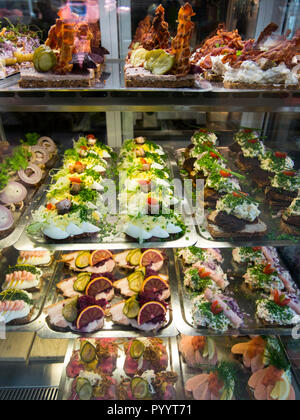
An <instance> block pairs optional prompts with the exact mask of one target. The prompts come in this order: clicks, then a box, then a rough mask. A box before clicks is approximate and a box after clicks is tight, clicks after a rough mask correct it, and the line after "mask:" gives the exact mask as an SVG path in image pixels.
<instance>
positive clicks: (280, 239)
mask: <svg viewBox="0 0 300 420" xmlns="http://www.w3.org/2000/svg"><path fill="white" fill-rule="evenodd" d="M184 150H185V149H179V150H177V151H176V157H177V162H178V164H180V159H181V157H182V154H183V153H184ZM218 150H219V152H220V153H221V154H222V155H223V156H224V157H225V158H226V159H227V160H228V167H230V168H231V169H232V170H233V171H235V172H237V173H240V174H241V175H245V176H246V179H245V180H240V185H241V188H242V190H243V191H244V192H248V193H249V194H250V196H251V197H252V198H254V199H255V200H257V201H259V202H260V210H261V215H260V217H259V218H260V219H261V220H262V221H263V222H264V223H265V224H266V225H267V227H268V232H267V235H266V236H264V237H258V238H241V239H235V238H231V239H230V240H229V239H214V238H213V237H212V236H211V234H210V233H209V232H208V230H207V216H208V214H209V210H204V214H201V212H200V215H199V216H197V215H194V217H195V223H196V230H197V236H198V241H197V243H196V246H197V247H198V248H232V247H240V246H249V247H251V246H299V244H300V238H299V236H292V235H286V234H285V233H284V232H283V231H282V230H281V229H280V218H275V217H274V215H273V214H272V209H271V207H270V206H269V204H268V202H267V199H266V196H265V194H264V192H263V191H261V189H259V188H257V187H254V186H253V185H252V181H251V176H250V178H249V176H248V175H249V174H248V173H246V172H243V171H241V170H240V169H239V168H237V166H236V164H235V158H236V154H234V153H232V152H230V150H229V148H228V147H218ZM299 166H300V165H299ZM247 176H248V177H247ZM253 191H254V193H253ZM274 213H276V212H275V211H274Z"/></svg>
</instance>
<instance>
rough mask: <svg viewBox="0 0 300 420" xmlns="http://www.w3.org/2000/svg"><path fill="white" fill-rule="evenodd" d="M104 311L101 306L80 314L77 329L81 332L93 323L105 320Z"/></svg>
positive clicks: (90, 308) (92, 307)
mask: <svg viewBox="0 0 300 420" xmlns="http://www.w3.org/2000/svg"><path fill="white" fill-rule="evenodd" d="M104 316H105V313H104V310H103V309H102V308H101V307H100V306H89V307H88V308H85V309H84V310H83V311H82V312H80V314H79V317H78V318H77V322H76V328H77V329H78V330H81V329H82V328H84V327H86V326H87V325H88V324H90V323H91V322H93V321H96V320H98V319H102V318H104Z"/></svg>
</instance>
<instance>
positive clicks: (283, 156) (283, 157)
mask: <svg viewBox="0 0 300 420" xmlns="http://www.w3.org/2000/svg"><path fill="white" fill-rule="evenodd" d="M275 156H276V157H277V158H279V159H286V158H287V153H283V152H275Z"/></svg>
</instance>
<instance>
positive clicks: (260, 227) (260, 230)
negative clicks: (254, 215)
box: [207, 211, 268, 239]
mask: <svg viewBox="0 0 300 420" xmlns="http://www.w3.org/2000/svg"><path fill="white" fill-rule="evenodd" d="M217 214H218V211H213V212H212V213H211V214H210V215H209V216H208V218H207V220H208V222H209V223H208V227H207V230H208V231H209V233H210V234H211V236H212V237H213V238H214V239H219V238H225V239H226V238H252V237H253V236H255V237H257V236H259V237H261V236H265V235H266V234H267V231H268V227H267V225H266V224H265V223H264V222H263V221H262V220H260V219H259V220H258V223H249V224H248V225H246V226H245V227H244V229H243V230H241V231H239V232H225V231H224V230H223V229H222V228H221V227H219V226H217V225H216V223H215V218H216V216H217Z"/></svg>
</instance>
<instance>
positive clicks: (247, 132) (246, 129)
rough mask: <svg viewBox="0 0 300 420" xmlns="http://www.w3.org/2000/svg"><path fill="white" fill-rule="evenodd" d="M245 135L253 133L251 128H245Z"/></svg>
mask: <svg viewBox="0 0 300 420" xmlns="http://www.w3.org/2000/svg"><path fill="white" fill-rule="evenodd" d="M244 133H245V134H250V133H252V130H251V128H244Z"/></svg>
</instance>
